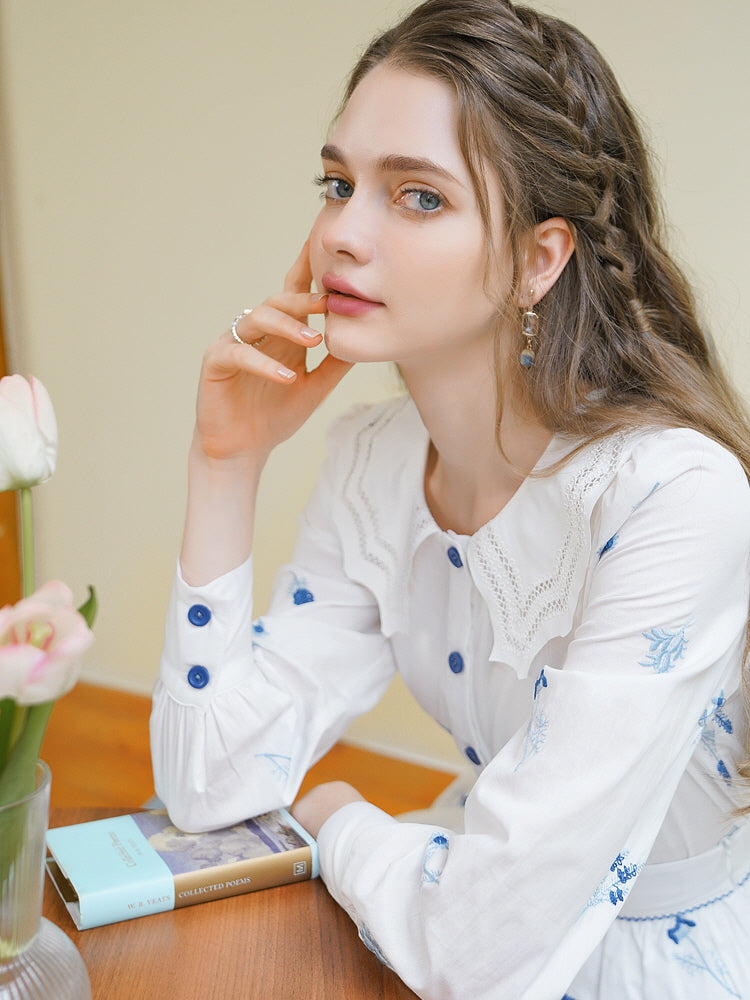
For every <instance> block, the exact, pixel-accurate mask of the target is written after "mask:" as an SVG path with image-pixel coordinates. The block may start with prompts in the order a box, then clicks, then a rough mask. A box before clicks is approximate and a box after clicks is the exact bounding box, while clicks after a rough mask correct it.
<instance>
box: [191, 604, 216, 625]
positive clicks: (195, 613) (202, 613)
mask: <svg viewBox="0 0 750 1000" xmlns="http://www.w3.org/2000/svg"><path fill="white" fill-rule="evenodd" d="M187 616H188V621H189V622H190V624H191V625H196V626H198V628H201V627H202V626H203V625H208V623H209V622H210V621H211V612H210V610H209V609H208V608H207V607H206V605H205V604H193V605H192V607H191V608H190V609H189V611H188V613H187Z"/></svg>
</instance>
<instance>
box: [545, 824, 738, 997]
mask: <svg viewBox="0 0 750 1000" xmlns="http://www.w3.org/2000/svg"><path fill="white" fill-rule="evenodd" d="M728 997H741V998H743V1000H750V822H747V821H745V822H744V823H743V825H742V826H738V827H737V828H736V829H735V830H733V831H732V832H731V833H730V834H728V835H727V836H726V837H725V838H724V839H723V840H721V841H720V842H719V843H718V844H717V846H716V847H714V848H712V849H711V850H710V851H706V852H705V853H703V854H698V855H696V856H695V857H692V858H686V859H685V860H684V861H673V862H669V863H667V864H659V865H646V867H645V868H644V869H643V871H642V872H641V873H640V875H639V876H638V878H637V879H636V881H635V884H634V886H633V889H632V890H631V892H630V895H629V896H628V898H627V900H626V901H625V904H624V905H623V908H622V910H621V911H620V914H619V916H618V917H617V919H616V920H615V922H614V924H613V926H612V928H611V929H610V930H609V931H608V932H607V935H606V937H605V938H604V940H603V941H602V942H601V944H600V945H599V946H598V947H597V949H596V951H595V952H594V953H593V955H592V956H591V958H590V959H589V960H588V961H587V962H586V964H585V965H584V967H583V968H582V969H581V971H580V972H579V973H578V975H577V976H576V978H575V979H574V981H573V982H572V983H571V985H570V987H569V988H568V991H567V994H566V997H565V998H564V1000H727V998H728Z"/></svg>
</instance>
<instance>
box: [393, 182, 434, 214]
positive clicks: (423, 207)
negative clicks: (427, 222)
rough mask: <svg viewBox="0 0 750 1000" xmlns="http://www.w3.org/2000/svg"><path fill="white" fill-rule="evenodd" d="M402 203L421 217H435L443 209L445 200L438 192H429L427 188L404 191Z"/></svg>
mask: <svg viewBox="0 0 750 1000" xmlns="http://www.w3.org/2000/svg"><path fill="white" fill-rule="evenodd" d="M401 201H402V202H403V203H404V204H405V205H406V207H407V208H409V209H411V210H412V211H414V212H419V213H420V214H421V215H433V214H435V213H436V212H439V211H440V209H441V208H442V207H443V199H442V197H441V196H440V195H439V194H438V193H437V191H428V190H426V189H425V188H412V189H411V190H409V191H404V192H403V194H402V195H401Z"/></svg>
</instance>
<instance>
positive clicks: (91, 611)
mask: <svg viewBox="0 0 750 1000" xmlns="http://www.w3.org/2000/svg"><path fill="white" fill-rule="evenodd" d="M98 611H99V600H98V598H97V596H96V591H95V590H94V588H93V587H92V586H90V585H89V596H88V598H87V599H86V600H85V601H84V603H83V604H82V605H81V606H80V608H79V609H78V613H79V614H80V615H83V617H84V618H85V619H86V624H87V625H88V627H89V628H93V627H94V621H95V620H96V615H97V612H98Z"/></svg>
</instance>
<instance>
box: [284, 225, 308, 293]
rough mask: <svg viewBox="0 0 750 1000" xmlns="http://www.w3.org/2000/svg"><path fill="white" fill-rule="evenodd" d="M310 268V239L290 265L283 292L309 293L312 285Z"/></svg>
mask: <svg viewBox="0 0 750 1000" xmlns="http://www.w3.org/2000/svg"><path fill="white" fill-rule="evenodd" d="M312 278H313V276H312V267H311V265H310V238H309V237H308V238H307V239H306V240H305V242H304V243H303V245H302V249H301V250H300V252H299V256H298V257H297V259H296V260H295V262H294V263H293V264H292V266H291V268H290V270H289V273H288V274H287V276H286V279H285V281H284V291H285V292H309V291H310V286H311V285H312Z"/></svg>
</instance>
